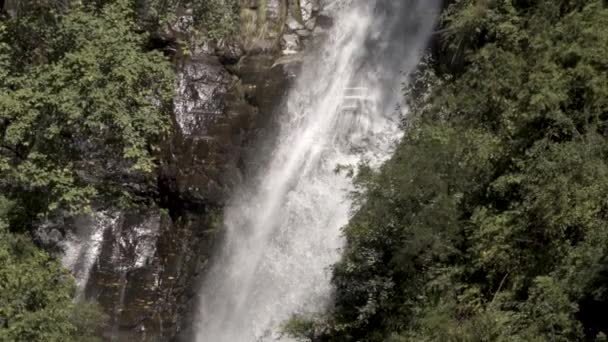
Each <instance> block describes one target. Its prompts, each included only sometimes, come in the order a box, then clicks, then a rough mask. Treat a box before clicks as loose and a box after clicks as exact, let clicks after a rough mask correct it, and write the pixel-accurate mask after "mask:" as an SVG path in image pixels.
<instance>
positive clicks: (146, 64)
mask: <svg viewBox="0 0 608 342" xmlns="http://www.w3.org/2000/svg"><path fill="white" fill-rule="evenodd" d="M16 5H17V6H16V8H15V9H14V11H13V12H12V13H11V15H10V16H2V17H0V341H7V342H8V341H11V342H12V341H24V342H25V341H28V342H29V341H58V342H59V341H78V342H81V341H97V339H96V338H95V335H96V333H97V332H98V330H99V327H100V326H101V325H103V324H104V321H105V317H104V316H103V315H102V314H101V310H100V309H99V308H98V307H97V306H96V305H93V304H89V303H74V302H73V296H74V294H75V293H74V290H75V287H74V281H73V278H72V276H71V275H69V273H68V271H67V270H65V269H63V268H62V266H61V265H60V263H59V262H58V261H57V260H56V259H55V258H53V257H51V256H49V255H48V254H47V253H46V252H44V251H42V250H41V249H40V248H38V247H37V246H35V245H34V244H33V243H32V241H31V237H30V236H28V234H27V231H28V230H30V229H32V228H33V227H34V225H35V223H36V222H37V221H38V220H40V219H44V218H46V217H48V215H52V214H61V215H66V214H74V213H78V212H81V211H86V210H87V209H88V208H89V206H90V204H91V203H92V202H96V203H98V204H103V203H107V202H108V201H116V202H129V201H130V200H131V199H132V198H134V197H135V196H137V195H138V194H137V193H135V192H134V191H130V190H129V188H128V186H129V185H130V184H132V183H137V184H144V186H145V185H146V182H150V181H153V180H154V178H153V176H154V173H153V171H154V170H155V168H156V165H157V161H156V156H157V154H158V150H159V143H160V141H161V139H162V138H163V137H165V136H166V135H167V134H169V133H170V131H169V129H170V116H169V115H168V112H169V110H170V109H171V108H170V105H171V100H172V98H173V71H172V67H171V65H170V63H169V62H168V61H167V59H166V58H165V57H164V56H163V55H162V54H160V53H159V52H157V51H147V50H145V48H144V47H145V46H146V44H147V40H148V37H147V35H145V34H142V33H141V30H140V28H139V26H138V25H137V24H136V19H135V14H134V12H133V10H132V8H131V7H132V3H131V2H130V1H126V0H117V1H111V2H103V1H97V2H96V3H95V5H96V6H92V4H90V2H84V4H83V2H82V1H64V0H58V1H37V0H31V1H30V0H28V1H20V2H18V3H16Z"/></svg>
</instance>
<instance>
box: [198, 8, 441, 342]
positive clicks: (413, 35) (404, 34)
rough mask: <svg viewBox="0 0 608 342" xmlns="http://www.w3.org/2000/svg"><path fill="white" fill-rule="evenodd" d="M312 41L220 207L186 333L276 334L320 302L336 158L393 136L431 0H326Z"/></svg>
mask: <svg viewBox="0 0 608 342" xmlns="http://www.w3.org/2000/svg"><path fill="white" fill-rule="evenodd" d="M326 8H330V10H331V11H332V15H333V16H334V18H335V22H334V26H333V28H332V29H331V30H330V32H329V35H328V38H327V40H326V42H325V43H324V45H323V47H322V48H321V49H320V50H319V51H317V53H315V54H314V55H312V56H309V58H308V60H307V61H305V63H304V65H303V68H302V72H301V75H300V76H299V78H298V80H297V82H296V85H295V86H294V88H293V89H292V90H291V91H290V94H289V96H288V100H287V110H286V112H285V113H283V114H282V116H281V120H282V122H281V123H280V132H279V137H278V139H277V144H276V147H275V149H274V152H273V154H272V156H271V158H270V162H269V163H268V165H267V166H266V167H265V168H263V172H262V173H261V174H260V175H259V177H258V178H256V179H252V180H251V181H250V182H249V183H248V185H247V186H246V187H245V188H244V189H240V190H239V191H236V192H235V193H234V195H233V198H232V201H231V202H230V204H229V205H228V206H227V208H226V210H225V214H224V224H225V227H226V239H225V245H224V246H222V250H221V253H220V255H218V256H217V258H216V259H215V260H214V265H213V266H212V268H211V269H210V270H209V273H208V275H207V278H206V282H205V283H204V285H203V287H202V289H201V298H202V299H201V303H200V312H199V323H200V325H199V326H198V327H197V336H196V340H197V341H200V342H203V341H209V342H252V341H275V340H281V341H286V340H287V339H286V338H285V337H282V336H281V334H280V332H279V330H280V329H279V326H280V324H281V323H282V322H283V321H284V320H286V319H288V318H289V316H290V315H291V314H293V313H311V312H317V311H319V310H323V309H324V308H325V306H326V304H327V303H328V302H329V297H330V295H331V290H332V288H331V284H330V272H329V267H330V266H331V265H332V264H333V263H335V262H336V261H337V259H338V258H339V249H340V247H341V246H342V244H343V241H342V237H341V234H340V228H341V227H342V226H344V225H345V224H346V223H347V221H348V218H349V211H350V206H351V203H350V200H349V198H348V193H349V191H351V190H352V184H351V179H350V178H348V177H346V176H345V175H343V174H341V173H339V172H336V167H337V166H339V165H356V164H358V163H360V162H363V161H366V162H368V163H369V164H370V165H371V166H376V165H379V164H380V163H381V162H382V161H384V160H386V158H388V157H389V156H390V154H391V152H392V150H393V147H394V145H395V143H396V141H398V140H399V139H400V137H401V130H400V126H399V122H400V119H401V118H402V115H403V113H400V112H399V111H396V110H395V108H396V105H397V103H398V99H399V98H400V94H399V93H400V91H399V90H400V86H401V82H402V81H403V73H400V72H399V70H403V71H405V72H408V71H411V70H412V69H413V68H414V67H415V65H416V61H417V59H418V57H419V52H420V50H421V49H422V48H423V47H424V45H425V42H426V40H427V38H428V37H429V35H430V32H431V29H432V26H433V21H434V17H435V11H436V9H437V1H432V0H417V1H407V0H394V1H390V0H378V1H333V2H331V3H330V4H329V6H327V7H326Z"/></svg>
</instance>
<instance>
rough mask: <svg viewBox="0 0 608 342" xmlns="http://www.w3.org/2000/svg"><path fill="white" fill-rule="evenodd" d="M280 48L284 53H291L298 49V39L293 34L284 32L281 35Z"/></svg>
mask: <svg viewBox="0 0 608 342" xmlns="http://www.w3.org/2000/svg"><path fill="white" fill-rule="evenodd" d="M281 48H282V49H283V54H284V55H292V54H295V53H297V52H298V50H300V39H299V38H298V36H297V35H295V34H286V35H284V36H283V40H282V44H281Z"/></svg>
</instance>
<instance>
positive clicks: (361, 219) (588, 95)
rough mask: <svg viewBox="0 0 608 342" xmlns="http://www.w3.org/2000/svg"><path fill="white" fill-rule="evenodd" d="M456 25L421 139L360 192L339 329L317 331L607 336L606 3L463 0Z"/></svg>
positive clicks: (336, 314)
mask: <svg viewBox="0 0 608 342" xmlns="http://www.w3.org/2000/svg"><path fill="white" fill-rule="evenodd" d="M442 25H443V27H442V28H441V29H440V31H441V32H443V36H444V39H446V40H447V41H446V42H445V44H443V45H442V46H441V47H440V52H439V56H440V57H442V58H439V59H438V62H435V64H433V65H432V67H433V69H429V68H427V69H424V70H421V72H420V75H424V76H425V77H426V78H425V79H417V80H416V82H415V83H414V85H415V88H417V89H415V90H416V92H415V93H416V94H418V95H419V97H417V98H414V99H411V102H412V103H411V104H412V110H413V113H412V116H411V117H410V118H409V119H408V122H407V123H406V127H407V130H406V137H405V138H404V140H403V141H402V143H401V144H400V145H399V147H398V149H397V151H396V153H395V155H394V157H393V158H392V159H391V160H390V161H389V162H387V163H386V164H385V165H384V166H383V167H382V169H381V170H380V171H379V172H378V173H370V172H366V173H365V176H364V177H360V179H359V181H360V183H359V184H360V185H361V187H362V190H363V191H362V193H361V194H360V195H359V197H358V202H359V203H360V207H359V209H358V210H357V212H356V213H355V215H354V217H353V218H352V219H351V221H350V223H349V224H348V225H347V226H346V227H345V229H344V233H345V235H346V238H347V246H346V248H345V250H344V255H343V258H342V260H341V261H340V262H339V263H338V264H337V265H336V266H335V270H334V277H333V282H334V284H335V286H336V290H337V292H336V300H335V306H334V308H333V310H332V311H331V312H330V314H331V317H330V318H329V319H327V320H326V321H325V322H323V323H317V324H320V325H321V326H322V328H319V327H312V328H308V332H310V331H321V332H323V333H321V334H319V335H318V336H315V337H314V338H315V339H318V340H327V341H385V340H390V341H467V342H468V341H583V340H587V341H594V340H595V339H596V338H597V339H598V340H601V339H605V336H606V335H605V333H606V332H608V325H606V322H605V321H601V320H599V319H596V318H594V317H593V316H594V314H593V313H592V312H603V311H605V310H607V309H608V297H607V294H608V292H606V285H605V280H606V279H607V278H606V274H608V273H607V271H606V269H608V268H607V267H608V264H607V263H606V260H608V258H607V257H608V227H607V226H606V219H607V218H608V216H607V215H608V214H607V213H608V202H607V201H606V197H605V194H606V193H607V192H608V159H606V156H607V155H608V130H607V125H608V100H607V99H608V84H607V83H606V80H607V79H608V62H607V61H608V6H607V5H606V2H605V1H600V0H587V1H582V0H581V1H567V0H563V1H554V0H551V1H549V0H542V1H483V0H479V1H477V0H461V1H455V2H454V3H453V4H452V5H451V6H450V7H449V8H448V9H447V10H446V12H445V13H444V17H443V19H442ZM445 56H449V58H443V57H445ZM433 71H434V72H433ZM425 81H430V82H431V83H430V84H428V83H426V82H425ZM299 335H300V336H305V334H303V333H300V334H299Z"/></svg>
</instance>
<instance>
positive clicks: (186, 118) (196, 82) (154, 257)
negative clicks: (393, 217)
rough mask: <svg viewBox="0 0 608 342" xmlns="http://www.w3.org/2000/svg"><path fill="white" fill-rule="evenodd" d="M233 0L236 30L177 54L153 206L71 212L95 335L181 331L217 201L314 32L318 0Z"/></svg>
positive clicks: (214, 236)
mask: <svg viewBox="0 0 608 342" xmlns="http://www.w3.org/2000/svg"><path fill="white" fill-rule="evenodd" d="M241 3H242V9H241V30H240V31H241V34H240V37H239V38H238V39H236V40H235V41H232V42H228V43H224V44H223V45H221V46H210V45H204V46H193V47H190V51H193V52H192V54H191V55H189V56H187V57H181V58H178V60H179V61H178V62H176V63H177V70H178V80H177V85H176V86H177V96H176V99H175V103H174V116H173V123H174V134H173V135H172V137H171V138H170V139H169V140H167V141H166V142H165V143H164V147H163V152H162V156H161V165H160V167H159V170H158V177H157V179H158V185H157V189H156V191H154V194H156V195H155V196H156V197H155V198H154V201H155V203H156V205H155V206H153V207H148V208H146V209H141V210H131V211H122V212H121V211H117V210H110V212H111V215H108V214H107V211H104V212H103V213H101V216H100V217H102V219H103V220H101V221H99V219H97V221H96V220H95V219H88V220H81V221H77V222H75V223H74V225H75V226H76V227H75V228H74V229H72V231H73V232H74V233H73V236H72V235H71V237H69V239H71V240H69V241H72V245H69V243H68V242H69V241H68V242H66V243H68V245H69V246H68V248H64V249H66V250H69V251H71V252H70V253H71V254H70V255H69V257H68V256H67V255H66V258H65V260H66V265H67V266H70V267H72V269H73V270H74V272H75V275H77V278H78V279H79V280H81V281H80V285H81V290H82V294H83V297H84V298H86V299H88V300H96V301H98V302H99V303H100V304H101V305H102V307H103V308H104V309H105V311H106V313H107V314H108V316H109V321H108V325H107V327H106V328H105V329H104V331H103V332H102V333H103V338H104V340H110V341H129V342H135V341H178V340H179V341H181V340H187V339H188V336H189V331H188V328H189V327H192V326H193V322H192V321H191V317H193V315H192V313H193V310H194V308H195V307H196V304H197V300H196V293H197V292H198V291H197V290H198V286H199V283H200V278H201V277H202V276H204V274H205V269H206V267H205V266H206V264H207V260H208V258H209V257H210V256H211V255H212V254H213V247H214V245H215V242H216V241H217V240H218V239H221V219H222V218H221V208H222V207H223V205H224V202H225V201H226V200H227V196H228V195H229V194H230V192H231V191H232V190H233V189H234V188H235V186H236V185H238V184H239V182H240V181H241V179H242V178H243V177H244V174H245V173H247V172H251V171H252V170H255V168H256V165H255V164H254V163H253V160H260V158H259V156H260V155H262V156H263V155H264V153H265V150H264V146H265V144H264V142H265V141H268V140H270V139H271V134H268V132H272V130H273V115H272V114H273V113H274V112H276V109H277V108H278V107H279V106H280V105H281V104H282V100H283V94H284V93H285V92H286V90H287V89H288V87H289V82H290V81H291V80H292V79H293V75H294V74H295V73H296V72H297V65H298V61H299V58H298V56H299V54H300V51H302V50H303V48H304V47H305V46H307V44H308V43H307V42H308V41H310V40H311V37H314V34H313V33H312V32H313V31H314V30H315V27H316V17H315V15H316V14H317V13H319V11H320V8H319V4H318V2H317V1H314V0H249V1H242V2H241ZM184 13H186V14H187V13H190V12H188V11H184ZM182 19H183V18H181V19H180V18H178V20H182ZM186 19H187V18H186ZM182 21H183V20H182ZM294 22H296V23H297V25H296V24H293V23H294ZM288 23H291V24H289V25H288ZM290 25H291V26H293V27H291V26H290ZM287 55H289V56H287ZM252 155H256V158H250V156H252ZM104 215H105V216H104ZM108 216H109V217H108ZM96 222H97V223H96ZM99 222H102V224H99ZM87 227H88V228H87ZM79 234H80V235H79ZM49 239H51V237H49ZM83 246H84V247H83ZM87 246H88V247H87ZM87 248H89V249H87ZM91 248H94V250H91ZM83 270H85V271H83ZM85 273H86V274H85Z"/></svg>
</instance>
